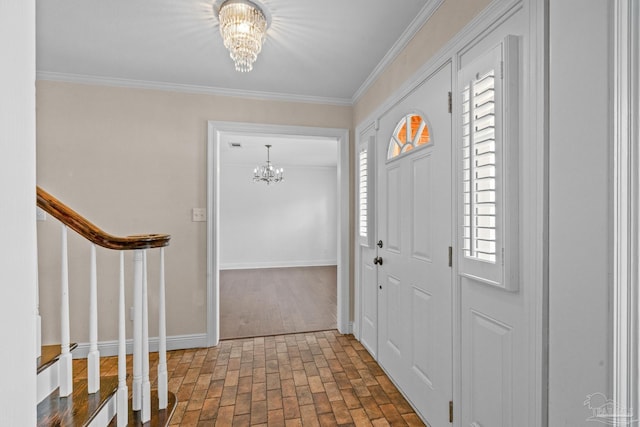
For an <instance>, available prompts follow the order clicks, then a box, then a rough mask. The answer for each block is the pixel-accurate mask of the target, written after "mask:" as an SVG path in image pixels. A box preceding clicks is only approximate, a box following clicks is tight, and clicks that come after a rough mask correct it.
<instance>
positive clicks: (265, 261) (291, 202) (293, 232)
mask: <svg viewBox="0 0 640 427" xmlns="http://www.w3.org/2000/svg"><path fill="white" fill-rule="evenodd" d="M274 164H275V165H276V166H277V167H279V166H280V165H279V164H278V163H277V161H276V159H274ZM254 167H255V166H254V165H237V164H236V165H222V166H221V175H220V233H221V234H220V265H221V269H233V268H262V267H293V266H309V265H334V264H336V262H337V227H338V224H337V211H336V209H337V204H336V202H337V179H336V177H337V175H336V168H335V167H293V166H286V167H285V179H284V180H283V181H282V182H280V183H278V184H275V185H269V186H267V185H266V184H264V183H254V182H253V181H252V179H251V178H252V175H253V168H254Z"/></svg>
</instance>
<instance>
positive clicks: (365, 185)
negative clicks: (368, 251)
mask: <svg viewBox="0 0 640 427" xmlns="http://www.w3.org/2000/svg"><path fill="white" fill-rule="evenodd" d="M374 141H375V139H374V137H373V136H372V137H369V138H368V139H367V140H366V141H364V142H363V143H361V144H360V145H359V149H358V236H359V240H360V243H361V244H363V245H366V246H371V243H372V241H373V196H374V193H373V180H374V179H375V175H374V174H373V149H374V145H373V144H374Z"/></svg>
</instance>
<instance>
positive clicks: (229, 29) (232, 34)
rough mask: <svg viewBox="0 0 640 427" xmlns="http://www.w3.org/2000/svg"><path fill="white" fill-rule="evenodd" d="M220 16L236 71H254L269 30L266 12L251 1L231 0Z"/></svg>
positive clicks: (223, 7)
mask: <svg viewBox="0 0 640 427" xmlns="http://www.w3.org/2000/svg"><path fill="white" fill-rule="evenodd" d="M218 17H219V19H220V34H222V40H224V47H226V48H227V49H229V54H230V55H231V59H233V62H235V65H236V71H240V72H242V73H246V72H249V71H251V70H252V69H253V63H254V62H255V60H256V58H257V57H258V53H260V50H261V49H262V42H263V41H264V37H265V31H266V30H267V19H266V18H265V14H264V12H262V10H261V9H260V8H259V7H258V6H257V5H255V4H253V3H252V2H250V1H248V0H227V1H225V2H224V3H222V6H220V12H219V14H218Z"/></svg>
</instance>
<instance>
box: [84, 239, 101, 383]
mask: <svg viewBox="0 0 640 427" xmlns="http://www.w3.org/2000/svg"><path fill="white" fill-rule="evenodd" d="M87 375H88V377H87V380H88V389H89V394H93V393H96V392H97V391H99V390H100V352H99V351H98V275H97V269H96V245H95V244H91V268H90V279H89V354H88V355H87Z"/></svg>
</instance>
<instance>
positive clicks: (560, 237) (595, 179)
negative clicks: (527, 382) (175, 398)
mask: <svg viewBox="0 0 640 427" xmlns="http://www.w3.org/2000/svg"><path fill="white" fill-rule="evenodd" d="M612 4H613V2H606V1H601V0H552V1H551V2H550V81H549V91H550V94H549V101H550V117H549V131H550V134H549V425H550V426H554V427H555V426H584V425H586V424H589V423H587V422H586V418H587V417H589V416H590V415H591V411H590V410H589V409H588V408H587V407H585V406H583V402H584V401H585V399H586V398H587V395H588V394H590V393H595V392H601V393H604V394H606V395H607V396H608V397H609V398H612V396H611V386H610V378H611V376H610V372H611V364H610V353H611V348H612V346H611V338H610V337H611V334H612V325H611V318H610V309H609V305H610V300H609V298H610V294H611V292H612V280H611V276H610V274H611V266H610V263H611V242H610V236H611V228H610V224H611V222H610V206H611V183H610V177H611V169H610V162H611V160H610V159H611V157H610V154H611V137H610V136H611V132H610V121H609V117H610V116H611V109H610V99H609V97H610V94H611V92H610V89H609V84H610V81H611V79H610V77H611V74H610V64H611V62H610V61H609V59H610V56H609V55H610V52H611V50H610V49H611V46H612V45H611V38H610V31H611V28H610V19H611V15H610V8H611V6H612Z"/></svg>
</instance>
